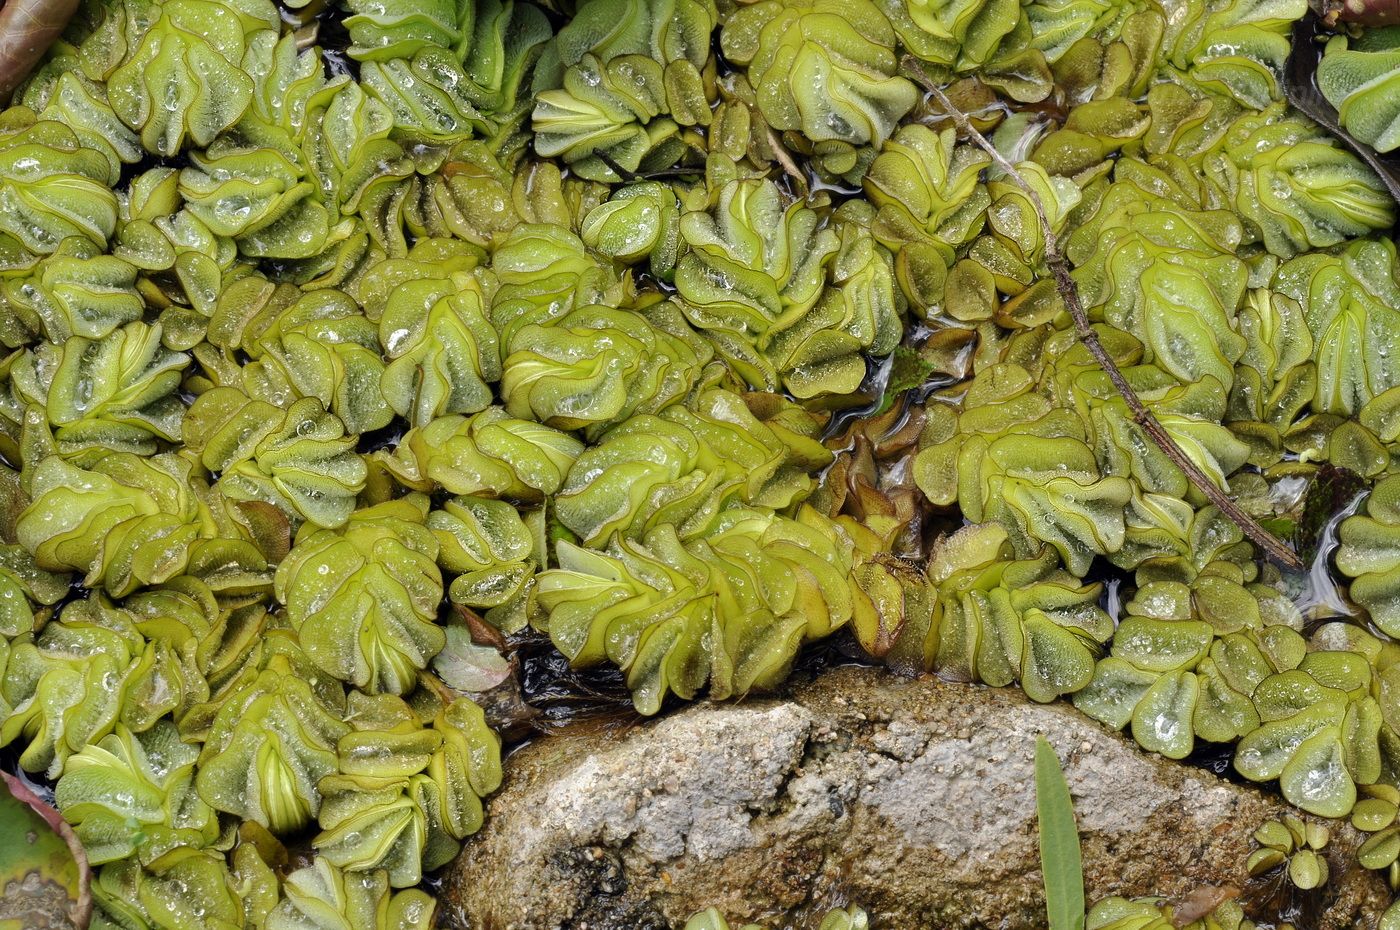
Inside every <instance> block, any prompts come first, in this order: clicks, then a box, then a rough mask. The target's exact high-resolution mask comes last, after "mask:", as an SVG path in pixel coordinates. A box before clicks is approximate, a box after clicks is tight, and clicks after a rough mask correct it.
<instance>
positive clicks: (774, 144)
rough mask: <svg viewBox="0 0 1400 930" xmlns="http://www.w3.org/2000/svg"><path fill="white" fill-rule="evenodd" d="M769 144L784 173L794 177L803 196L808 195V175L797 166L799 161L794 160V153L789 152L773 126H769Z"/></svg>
mask: <svg viewBox="0 0 1400 930" xmlns="http://www.w3.org/2000/svg"><path fill="white" fill-rule="evenodd" d="M768 146H769V148H771V149H772V150H773V157H774V158H776V159H777V160H778V164H779V165H781V166H782V168H783V174H786V175H787V176H788V177H790V178H792V179H793V181H794V182H796V184H797V189H798V191H799V192H801V194H802V196H804V197H805V196H807V176H806V175H804V174H803V173H802V171H801V169H799V168H798V167H797V162H795V161H793V160H792V155H791V154H790V153H789V152H788V150H787V146H786V145H783V140H782V139H779V138H778V134H777V133H776V132H774V131H773V127H772V126H769V127H768Z"/></svg>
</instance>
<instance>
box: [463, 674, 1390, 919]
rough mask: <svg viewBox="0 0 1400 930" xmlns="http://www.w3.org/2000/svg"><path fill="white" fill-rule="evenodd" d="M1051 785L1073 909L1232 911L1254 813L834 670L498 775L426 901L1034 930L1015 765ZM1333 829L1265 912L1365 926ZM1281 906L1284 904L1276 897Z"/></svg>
mask: <svg viewBox="0 0 1400 930" xmlns="http://www.w3.org/2000/svg"><path fill="white" fill-rule="evenodd" d="M1040 733H1043V734H1045V735H1046V736H1047V738H1048V739H1049V740H1050V742H1051V743H1052V744H1053V745H1054V746H1055V748H1056V750H1057V751H1058V753H1059V755H1060V757H1061V759H1062V760H1063V761H1064V763H1065V769H1066V775H1067V777H1068V780H1069V783H1070V789H1071V791H1072V793H1073V795H1074V800H1075V807H1076V811H1077V812H1078V816H1079V823H1080V829H1081V832H1082V837H1083V846H1084V860H1085V871H1086V883H1087V885H1088V893H1089V897H1090V900H1097V899H1098V898H1101V897H1105V896H1107V895H1112V894H1124V895H1143V894H1159V895H1164V896H1167V897H1173V898H1178V899H1180V898H1183V897H1184V896H1186V895H1188V894H1191V893H1193V892H1194V893H1197V894H1202V893H1205V894H1209V893H1210V889H1212V888H1239V889H1243V890H1244V900H1246V902H1247V903H1248V904H1249V906H1250V907H1251V908H1253V909H1254V910H1255V911H1256V912H1257V913H1258V914H1259V915H1260V916H1275V917H1276V916H1277V913H1278V910H1279V907H1280V899H1279V896H1278V895H1275V894H1273V893H1272V892H1273V891H1275V890H1276V886H1271V885H1270V884H1269V883H1259V882H1255V883H1251V882H1248V881H1247V876H1246V875H1245V872H1244V862H1245V858H1246V856H1247V855H1248V853H1249V849H1250V841H1249V834H1250V833H1251V832H1252V831H1253V830H1254V828H1255V827H1256V826H1258V825H1259V824H1260V823H1261V822H1263V821H1264V820H1266V819H1268V818H1270V817H1275V816H1278V815H1280V814H1282V813H1284V811H1285V809H1286V808H1285V806H1284V805H1283V803H1282V802H1281V801H1280V800H1279V799H1278V798H1277V797H1276V796H1274V795H1272V794H1270V793H1268V792H1266V791H1262V790H1259V789H1257V788H1254V787H1253V786H1249V785H1240V784H1235V783H1232V782H1229V781H1225V780H1222V779H1220V778H1217V777H1215V776H1214V775H1212V774H1211V773H1209V772H1207V771H1205V770H1202V769H1200V768H1194V767H1190V766H1186V765H1182V764H1181V763H1176V762H1171V761H1169V760H1164V759H1161V758H1158V757H1156V756H1152V755H1149V754H1147V753H1144V752H1142V751H1141V750H1139V749H1138V748H1137V747H1136V745H1134V744H1133V743H1132V742H1131V741H1129V740H1127V739H1125V738H1124V737H1122V736H1121V735H1119V734H1117V733H1110V732H1107V731H1106V730H1104V729H1103V728H1102V727H1100V726H1099V725H1098V724H1096V723H1094V722H1093V721H1092V720H1089V719H1088V718H1086V717H1084V716H1083V715H1081V714H1079V713H1078V712H1076V711H1075V710H1074V709H1073V708H1072V707H1069V706H1066V705H1062V704H1056V705H1048V706H1047V705H1038V704H1034V703H1031V702H1030V701H1028V700H1026V699H1025V698H1024V697H1023V696H1022V695H1021V694H1020V693H1019V692H1017V691H1014V690H1010V689H1003V690H997V689H989V688H980V687H975V686H966V685H954V684H948V683H945V682H940V681H936V680H932V679H925V680H919V681H910V680H907V679H902V678H898V677H895V676H893V675H890V674H888V673H885V672H882V671H878V670H874V669H859V668H845V669H836V670H833V671H831V672H828V673H827V674H825V675H823V676H822V677H820V678H818V679H817V680H816V681H814V682H811V683H808V684H805V685H802V686H799V687H797V688H795V689H794V691H793V693H792V695H791V696H790V697H788V698H785V699H782V700H754V701H749V702H747V703H742V704H705V703H701V704H696V705H694V706H692V707H689V708H686V709H684V710H682V711H680V712H678V713H675V714H673V715H671V716H669V717H666V718H664V719H661V720H657V721H652V722H648V723H645V724H641V725H638V726H636V727H633V728H631V729H627V730H622V731H618V730H602V729H598V728H594V729H593V730H591V731H588V730H581V731H577V732H573V733H566V734H563V735H560V736H551V737H549V738H546V739H542V740H540V741H537V742H536V743H534V744H532V745H530V746H527V747H526V748H525V749H523V750H521V751H520V752H518V753H516V754H515V755H514V756H512V757H511V759H510V760H509V763H508V766H507V784H506V787H505V788H504V789H503V790H502V791H501V793H500V794H498V795H497V796H496V797H495V798H493V799H492V800H491V802H490V805H489V819H488V822H487V826H486V828H485V829H484V830H483V831H482V832H481V833H480V834H479V835H478V836H477V837H475V838H474V839H473V840H472V841H471V842H469V843H468V844H467V847H466V850H465V852H464V854H463V856H462V858H461V859H460V860H459V861H458V862H457V863H456V864H455V865H454V866H453V868H452V869H451V871H450V873H449V876H448V879H447V882H446V885H445V888H444V894H445V902H444V903H445V905H446V907H445V910H446V911H447V923H446V926H449V927H456V928H459V930H465V928H468V927H470V928H472V930H664V928H671V927H679V926H680V925H681V923H683V921H684V918H685V917H686V916H688V915H689V914H691V913H693V912H694V911H696V910H699V909H701V908H702V907H705V906H709V905H716V906H718V907H720V908H721V910H724V911H725V912H726V913H727V914H728V915H729V916H730V918H731V920H734V919H738V920H757V921H761V922H764V923H765V924H767V925H771V926H774V927H783V926H795V927H804V926H807V925H808V923H811V925H812V926H815V923H813V922H811V917H812V916H813V915H815V914H817V913H820V912H821V911H823V910H825V909H826V908H827V907H829V906H831V905H834V904H840V903H844V902H846V901H855V902H858V903H860V904H862V905H863V906H864V907H866V908H867V909H868V910H869V911H870V912H871V914H872V917H873V919H874V926H875V927H876V928H879V930H886V928H888V930H925V928H927V930H935V928H936V930H943V928H950V930H951V928H989V930H991V928H995V930H1038V928H1041V927H1043V925H1044V912H1043V906H1044V905H1043V900H1042V891H1041V886H1040V876H1039V865H1038V862H1039V860H1038V854H1037V844H1036V831H1035V794H1034V785H1033V779H1032V755H1033V751H1034V743H1035V737H1036V735H1037V734H1040ZM1357 842H1358V837H1357V834H1356V833H1355V832H1354V831H1352V830H1351V828H1350V827H1345V826H1338V827H1337V828H1336V829H1334V839H1333V842H1332V844H1331V846H1330V847H1329V850H1330V852H1331V854H1332V855H1331V865H1332V869H1333V878H1332V881H1331V882H1330V883H1329V884H1328V885H1327V886H1326V888H1325V889H1324V890H1322V891H1320V892H1317V893H1312V894H1309V895H1306V896H1298V897H1297V898H1294V899H1289V900H1283V901H1282V903H1283V904H1284V905H1285V906H1289V907H1298V908H1301V909H1302V912H1303V914H1304V915H1305V916H1306V917H1307V918H1308V922H1307V926H1309V927H1312V928H1315V930H1342V928H1352V927H1368V926H1374V925H1375V921H1376V918H1377V916H1378V915H1379V913H1380V911H1381V910H1382V909H1383V908H1384V906H1385V904H1386V902H1387V901H1388V893H1387V892H1386V890H1385V888H1384V886H1383V884H1382V883H1381V882H1380V881H1379V879H1378V878H1377V877H1376V876H1375V875H1374V874H1373V873H1370V872H1366V871H1365V870H1363V869H1360V868H1359V867H1358V866H1356V865H1355V858H1354V855H1353V850H1354V848H1355V845H1356V843H1357ZM1283 898H1285V899H1286V898H1287V895H1284V896H1283Z"/></svg>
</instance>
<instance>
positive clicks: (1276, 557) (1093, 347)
mask: <svg viewBox="0 0 1400 930" xmlns="http://www.w3.org/2000/svg"><path fill="white" fill-rule="evenodd" d="M904 69H905V71H907V72H908V73H909V74H911V75H912V76H913V77H914V79H915V80H916V81H918V82H919V83H920V84H921V85H923V87H924V89H925V90H927V91H928V92H929V93H930V94H932V95H933V98H934V99H935V100H937V101H938V105H939V106H941V107H942V108H943V109H944V110H945V111H947V113H948V115H949V116H950V117H952V119H953V122H954V123H955V124H956V125H957V127H958V129H960V130H961V131H962V132H963V133H964V134H965V135H967V136H968V137H969V138H970V139H972V141H973V142H975V143H976V144H977V145H978V146H979V147H981V149H982V150H983V151H985V152H986V153H987V154H988V155H989V156H991V159H992V163H993V164H995V165H996V166H997V167H998V168H1000V169H1001V170H1002V171H1004V172H1006V176H1007V177H1008V178H1009V179H1010V180H1011V182H1012V183H1013V184H1015V185H1016V186H1017V187H1019V188H1020V189H1021V190H1022V191H1024V192H1025V194H1026V197H1027V198H1028V199H1029V200H1030V203H1031V207H1032V209H1034V210H1035V215H1036V219H1037V220H1039V221H1040V226H1041V228H1042V229H1043V230H1044V231H1045V264H1046V266H1048V267H1049V269H1050V273H1051V274H1052V275H1053V276H1054V278H1055V287H1056V288H1057V289H1058V290H1059V292H1060V298H1061V299H1062V300H1063V301H1064V302H1065V307H1066V308H1068V310H1069V315H1070V318H1071V319H1073V320H1074V329H1075V332H1076V333H1078V335H1079V341H1080V342H1082V343H1084V346H1085V348H1087V349H1088V350H1089V354H1090V355H1092V356H1093V357H1094V361H1096V362H1098V363H1099V367H1100V368H1102V369H1103V370H1104V373H1105V374H1107V375H1108V380H1109V381H1111V382H1113V387H1114V388H1115V389H1116V390H1117V391H1118V393H1119V394H1120V395H1121V396H1122V398H1123V401H1124V403H1126V404H1127V405H1128V411H1129V413H1131V414H1132V418H1133V422H1134V423H1136V424H1137V425H1138V426H1139V427H1141V428H1142V431H1143V432H1145V433H1146V434H1147V435H1148V437H1149V438H1150V439H1151V440H1152V441H1153V442H1154V443H1156V445H1157V448H1159V449H1161V450H1162V453H1163V454H1164V455H1166V457H1167V458H1169V459H1171V461H1172V464H1174V465H1176V467H1177V468H1180V469H1181V470H1182V472H1183V473H1184V474H1185V475H1186V478H1187V480H1188V481H1190V482H1191V483H1192V484H1193V485H1195V486H1196V487H1197V488H1199V489H1200V490H1201V493H1202V494H1204V495H1205V496H1206V497H1207V498H1208V499H1209V500H1210V502H1211V503H1212V504H1214V505H1215V506H1216V507H1219V508H1220V512H1221V513H1223V514H1225V516H1227V517H1229V518H1230V519H1231V520H1233V521H1234V522H1235V523H1236V524H1238V526H1239V528H1240V529H1241V530H1243V531H1244V534H1245V535H1246V536H1248V537H1249V538H1250V539H1251V540H1253V541H1254V544H1255V545H1257V546H1258V547H1259V548H1260V549H1262V550H1263V551H1264V554H1265V555H1266V556H1268V558H1270V559H1271V560H1273V561H1274V562H1276V563H1278V564H1279V565H1281V566H1282V567H1284V568H1287V569H1289V570H1291V571H1295V572H1301V571H1303V570H1304V565H1303V562H1302V560H1301V559H1300V558H1298V554H1297V553H1296V552H1294V551H1293V550H1292V549H1290V548H1288V546H1286V545H1284V543H1283V542H1282V541H1280V540H1279V538H1278V537H1277V536H1275V535H1274V534H1272V533H1270V532H1269V531H1268V530H1266V529H1264V527H1262V526H1260V525H1259V523H1258V521H1256V520H1255V519H1254V518H1253V517H1251V516H1250V515H1249V514H1247V513H1245V512H1244V510H1243V509H1242V508H1241V507H1240V505H1239V504H1236V503H1235V502H1234V501H1233V500H1231V499H1230V496H1229V495H1228V494H1226V493H1225V492H1224V491H1222V490H1221V489H1220V488H1219V487H1218V486H1216V484H1215V482H1213V481H1211V480H1210V478H1209V477H1207V476H1206V474H1205V473H1204V472H1202V471H1201V470H1200V468H1198V467H1197V466H1196V463H1195V462H1193V461H1191V459H1190V457H1189V456H1187V454H1186V453H1185V452H1183V451H1181V447H1180V446H1178V445H1177V444H1176V440H1174V439H1172V437H1171V434H1170V433H1168V432H1167V431H1166V428H1165V427H1163V426H1162V424H1161V423H1160V422H1158V420H1157V418H1156V417H1155V416H1154V415H1153V414H1152V411H1151V410H1148V409H1147V407H1146V405H1144V404H1143V402H1142V399H1141V398H1140V397H1138V396H1137V392H1136V391H1134V390H1133V388H1132V385H1130V384H1128V379H1127V378H1125V377H1123V372H1121V371H1119V370H1118V366H1117V365H1116V364H1115V363H1114V361H1113V359H1112V358H1111V357H1110V356H1109V354H1108V352H1107V350H1105V349H1104V347H1103V343H1101V342H1100V341H1099V336H1098V333H1096V332H1094V329H1093V327H1092V326H1090V325H1089V315H1088V314H1087V313H1085V312H1084V305H1083V304H1082V303H1081V302H1080V300H1079V288H1078V286H1076V285H1075V283H1074V279H1073V278H1072V277H1070V269H1069V262H1068V261H1066V260H1065V257H1064V255H1063V254H1062V253H1061V252H1060V245H1059V242H1058V241H1057V240H1056V238H1055V230H1054V227H1052V226H1051V225H1050V219H1049V217H1048V216H1047V215H1046V213H1045V205H1044V204H1042V203H1041V202H1040V196H1039V195H1038V194H1037V193H1036V192H1035V189H1034V188H1032V187H1031V186H1030V185H1029V184H1028V183H1026V179H1025V178H1023V177H1022V176H1021V173H1020V172H1019V171H1017V170H1016V167H1015V166H1014V165H1012V164H1011V162H1009V161H1007V160H1006V158H1005V157H1004V156H1003V155H1002V154H1001V152H999V151H997V149H996V146H994V145H992V143H991V142H989V141H988V140H987V137H986V136H984V135H982V133H981V132H979V131H978V129H977V127H976V126H974V125H972V121H971V120H970V119H968V118H967V114H966V113H963V112H962V111H961V110H959V109H958V108H957V107H956V106H954V105H953V102H952V101H951V100H949V99H948V95H947V94H945V93H944V92H943V89H942V88H941V87H939V86H938V85H937V84H936V83H934V81H933V80H932V79H931V78H930V77H929V76H928V74H927V73H926V72H925V71H924V69H923V66H922V65H921V64H920V63H919V61H918V59H916V58H913V57H911V56H905V58H904Z"/></svg>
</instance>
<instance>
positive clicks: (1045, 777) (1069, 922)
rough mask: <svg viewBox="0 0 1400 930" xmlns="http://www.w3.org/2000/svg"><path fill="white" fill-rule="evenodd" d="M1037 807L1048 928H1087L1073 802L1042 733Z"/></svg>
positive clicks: (1038, 743) (1037, 757)
mask: <svg viewBox="0 0 1400 930" xmlns="http://www.w3.org/2000/svg"><path fill="white" fill-rule="evenodd" d="M1035 808H1036V817H1037V819H1038V820H1039V823H1040V871H1041V874H1042V875H1043V876H1044V879H1045V912H1046V917H1047V918H1048V921H1049V928H1050V930H1084V866H1083V862H1082V861H1081V859H1080V854H1079V829H1078V827H1077V826H1075V822H1074V802H1073V801H1072V800H1071V799H1070V796H1069V784H1068V783H1067V782H1066V781H1065V773H1064V771H1063V770H1062V769H1061V768H1060V760H1059V757H1058V756H1056V755H1055V750H1054V749H1052V748H1051V747H1050V744H1049V743H1048V742H1046V740H1045V737H1043V736H1038V737H1036V743H1035Z"/></svg>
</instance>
